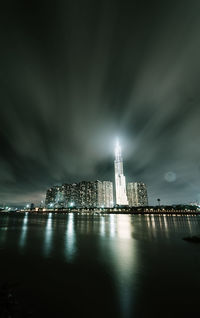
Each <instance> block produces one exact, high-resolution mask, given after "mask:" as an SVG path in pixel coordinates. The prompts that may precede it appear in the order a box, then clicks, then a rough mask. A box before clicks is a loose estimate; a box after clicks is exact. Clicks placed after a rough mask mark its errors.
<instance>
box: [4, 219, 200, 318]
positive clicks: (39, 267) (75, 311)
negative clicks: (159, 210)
mask: <svg viewBox="0 0 200 318" xmlns="http://www.w3.org/2000/svg"><path fill="white" fill-rule="evenodd" d="M199 234H200V217H199V216H152V215H151V216H150V215H149V216H148V215H146V216H142V215H141V216H140V215H137V216H136V215H132V216H131V215H105V216H100V215H77V214H72V213H70V214H68V215H58V214H56V215H53V214H46V215H28V214H27V213H26V214H24V215H23V214H22V215H4V216H3V215H2V216H0V284H2V283H5V282H6V283H9V284H11V285H14V286H15V287H14V290H15V292H16V297H17V300H18V302H19V303H20V304H21V306H22V307H24V308H25V312H32V317H81V316H82V317H136V318H137V317H139V318H140V317H199V313H200V300H199V299H200V244H194V243H188V242H186V241H184V240H182V238H183V237H185V236H189V235H199Z"/></svg>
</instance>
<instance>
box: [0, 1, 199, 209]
mask: <svg viewBox="0 0 200 318" xmlns="http://www.w3.org/2000/svg"><path fill="white" fill-rule="evenodd" d="M0 24H1V27H0V36H1V50H0V96H1V99H0V101H1V107H0V118H1V126H0V131H1V135H0V137H1V152H0V201H1V202H5V203H12V202H13V203H22V202H26V201H40V200H41V199H42V198H43V197H44V193H45V190H46V188H47V187H48V186H51V185H52V184H57V183H61V182H72V181H79V180H83V179H88V180H89V179H96V178H98V179H110V180H113V172H114V171H113V147H114V142H115V138H116V136H118V137H119V138H120V140H121V143H122V144H123V154H124V159H125V167H124V170H125V174H126V176H127V179H128V180H129V181H131V180H133V181H137V180H138V181H144V182H146V183H147V185H148V189H149V195H150V203H155V201H156V198H157V197H160V198H161V200H162V201H163V203H172V202H190V201H194V200H200V190H199V187H200V181H199V179H200V169H199V167H200V159H199V158H200V150H199V147H198V139H199V132H200V128H199V127H200V126H199V115H200V108H199V102H200V94H199V87H198V86H199V80H200V62H199V56H200V37H199V33H200V3H199V1H198V0H192V1H190V2H189V1H186V0H182V1H181V0H174V1H116V0H115V1H108V0H104V1H95V2H94V1H89V0H87V1H80V0H79V1H78V0H77V1H74V0H73V1H64V0H63V1H61V0H57V1H55V2H54V1H44V0H43V1H41V0H40V1H17V2H16V1H8V2H7V3H6V4H5V5H4V7H3V6H2V9H1V13H0ZM170 178H171V179H170ZM169 180H170V181H169Z"/></svg>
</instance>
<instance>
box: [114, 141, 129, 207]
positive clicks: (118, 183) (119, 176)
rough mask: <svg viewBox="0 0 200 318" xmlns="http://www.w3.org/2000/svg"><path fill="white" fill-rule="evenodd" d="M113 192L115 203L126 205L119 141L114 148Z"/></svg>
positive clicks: (124, 179)
mask: <svg viewBox="0 0 200 318" xmlns="http://www.w3.org/2000/svg"><path fill="white" fill-rule="evenodd" d="M114 166H115V193H116V204H117V205H128V199H127V194H126V178H125V176H124V173H123V159H122V154H121V147H120V145H119V142H117V144H116V148H115V161H114Z"/></svg>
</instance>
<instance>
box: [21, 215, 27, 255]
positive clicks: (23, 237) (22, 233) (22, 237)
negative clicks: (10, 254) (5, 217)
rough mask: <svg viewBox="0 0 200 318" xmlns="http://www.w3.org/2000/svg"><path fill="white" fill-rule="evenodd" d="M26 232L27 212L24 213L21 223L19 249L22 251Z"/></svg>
mask: <svg viewBox="0 0 200 318" xmlns="http://www.w3.org/2000/svg"><path fill="white" fill-rule="evenodd" d="M27 230H28V212H26V213H25V215H24V219H23V223H22V228H21V235H20V239H19V246H20V249H23V248H24V247H25V244H26V239H27Z"/></svg>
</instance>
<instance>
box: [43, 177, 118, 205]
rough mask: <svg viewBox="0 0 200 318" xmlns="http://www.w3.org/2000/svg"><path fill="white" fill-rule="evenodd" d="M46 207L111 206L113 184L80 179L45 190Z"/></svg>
mask: <svg viewBox="0 0 200 318" xmlns="http://www.w3.org/2000/svg"><path fill="white" fill-rule="evenodd" d="M45 203H46V207H66V208H68V207H77V208H81V207H83V208H84V207H85V208H95V207H108V208H109V207H112V206H113V184H112V182H110V181H103V182H102V181H99V180H96V181H82V182H79V183H72V184H63V185H62V186H55V187H52V188H50V189H48V190H47V193H46V201H45Z"/></svg>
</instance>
